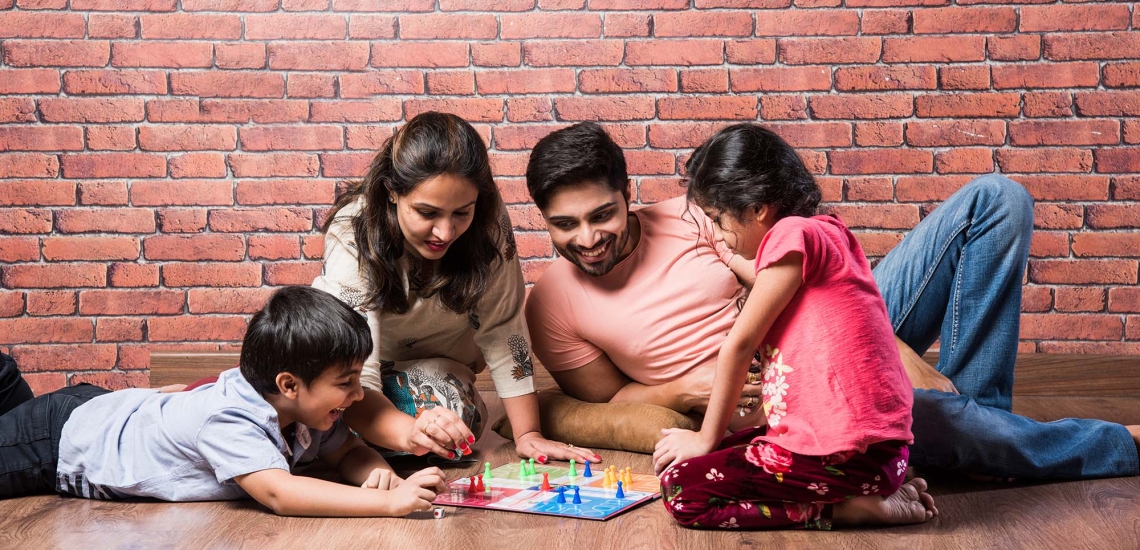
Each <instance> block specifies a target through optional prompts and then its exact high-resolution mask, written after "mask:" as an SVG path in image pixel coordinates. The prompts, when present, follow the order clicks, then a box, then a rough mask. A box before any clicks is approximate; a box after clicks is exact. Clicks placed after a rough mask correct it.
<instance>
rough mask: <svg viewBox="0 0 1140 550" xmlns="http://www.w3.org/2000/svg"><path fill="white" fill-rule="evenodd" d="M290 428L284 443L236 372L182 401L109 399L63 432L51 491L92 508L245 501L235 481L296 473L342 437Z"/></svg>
mask: <svg viewBox="0 0 1140 550" xmlns="http://www.w3.org/2000/svg"><path fill="white" fill-rule="evenodd" d="M294 426H296V431H295V434H294V436H293V437H289V438H286V437H285V436H284V435H283V434H282V431H281V426H280V425H279V424H278V421H277V411H276V410H275V409H274V408H273V406H271V405H270V404H269V403H268V402H267V401H266V400H265V399H264V398H263V397H261V395H260V394H258V393H257V391H256V390H254V389H253V386H251V385H250V384H249V382H247V381H246V380H245V378H244V377H242V375H241V373H240V372H239V371H238V369H236V368H235V369H230V370H227V371H225V372H223V373H222V374H221V375H220V376H219V377H218V381H217V383H214V384H206V385H203V386H201V387H198V388H195V389H194V390H193V391H189V392H178V393H160V392H159V391H158V390H152V389H130V390H122V391H117V392H112V393H108V394H106V395H101V396H99V397H96V398H94V399H92V400H90V401H88V402H87V403H84V404H83V405H80V406H79V407H78V408H76V409H75V411H74V412H72V414H71V417H70V418H69V419H68V420H67V422H66V423H65V424H64V426H63V433H62V435H61V437H60V442H59V463H58V466H57V469H56V478H57V489H58V490H59V492H61V493H68V494H73V495H77V496H82V497H87V498H97V499H112V498H125V497H132V496H135V497H152V498H158V499H162V500H169V501H196V500H234V499H241V498H248V495H247V494H246V492H245V491H243V490H242V488H241V487H239V486H238V485H237V484H236V483H234V482H233V478H235V477H237V476H241V475H245V474H249V473H253V472H258V471H261V470H267V469H271V468H276V469H281V470H292V471H296V470H298V469H300V468H303V467H304V466H305V465H307V464H309V463H310V462H312V461H313V460H315V459H316V458H317V456H318V454H328V453H331V452H333V451H335V450H337V449H339V448H340V447H341V445H343V444H344V443H345V442H346V441H347V438H348V437H349V435H350V434H349V431H348V427H347V426H345V425H344V424H343V423H342V422H341V421H340V420H339V419H338V420H337V421H336V423H335V424H334V425H333V427H332V428H331V429H330V430H328V431H323V432H322V431H318V430H311V429H309V428H307V427H305V426H303V425H301V424H296V423H295V424H294ZM287 431H293V430H287Z"/></svg>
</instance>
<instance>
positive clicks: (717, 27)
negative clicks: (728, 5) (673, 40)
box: [653, 10, 760, 38]
mask: <svg viewBox="0 0 1140 550" xmlns="http://www.w3.org/2000/svg"><path fill="white" fill-rule="evenodd" d="M752 27H753V24H752V14H750V13H748V12H744V11H715V12H701V11H688V10H686V11H678V12H658V13H654V14H653V34H654V36H659V37H666V36H673V37H681V38H689V37H693V36H750V35H751V34H752ZM758 31H759V29H758ZM757 34H760V33H759V32H757Z"/></svg>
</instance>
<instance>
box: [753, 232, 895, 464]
mask: <svg viewBox="0 0 1140 550" xmlns="http://www.w3.org/2000/svg"><path fill="white" fill-rule="evenodd" d="M791 252H800V253H802V254H803V257H804V259H803V284H802V285H801V286H800V288H799V289H798V290H797V291H796V294H795V296H794V297H793V298H792V301H791V302H790V303H788V306H787V307H786V308H784V311H783V312H781V313H780V315H779V317H777V318H776V322H775V324H774V325H773V326H772V329H771V330H770V331H769V332H768V334H767V336H766V337H765V338H764V343H763V344H761V346H760V353H761V355H762V356H763V364H764V371H763V377H764V378H763V380H764V386H763V392H764V396H763V406H764V413H765V415H766V416H767V418H768V435H767V436H764V437H761V438H758V439H763V440H765V441H768V442H771V443H775V444H777V445H779V446H781V447H784V448H785V449H788V450H790V451H792V452H796V453H800V454H805V455H812V456H825V455H829V454H832V453H837V452H842V451H858V452H864V451H866V450H867V446H869V445H871V444H874V443H878V442H881V441H892V440H899V441H906V442H910V441H912V440H913V438H914V436H913V435H911V432H910V422H911V417H910V409H911V404H912V402H913V400H914V396H913V394H912V390H911V387H910V383H909V381H908V380H909V379H908V378H907V375H906V372H905V371H904V370H903V365H902V360H901V359H900V358H899V353H898V348H897V347H896V346H895V343H894V333H893V331H892V330H891V322H890V317H888V315H887V307H886V305H885V304H884V303H883V298H882V296H881V295H880V294H879V288H878V286H876V284H875V280H874V278H872V277H871V266H870V264H868V263H867V258H866V257H865V256H864V255H863V250H862V248H860V246H859V242H858V241H856V240H855V235H853V234H851V232H850V231H848V229H847V226H846V225H844V224H843V222H841V221H839V220H838V219H835V218H832V217H829V216H815V217H812V218H801V217H787V218H784V219H782V220H780V221H778V222H776V225H775V226H773V227H772V230H771V231H769V232H768V234H767V235H765V236H764V240H763V241H762V242H761V243H760V249H759V251H758V252H757V254H756V271H757V272H759V271H760V270H762V269H764V268H765V267H768V266H769V265H771V264H772V263H774V262H776V261H778V260H780V259H781V258H783V257H784V256H786V255H787V254H789V253H791Z"/></svg>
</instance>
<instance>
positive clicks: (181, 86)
mask: <svg viewBox="0 0 1140 550" xmlns="http://www.w3.org/2000/svg"><path fill="white" fill-rule="evenodd" d="M170 93H171V94H172V95H193V96H198V97H240V98H259V97H264V98H279V97H284V96H285V78H284V76H282V75H279V74H269V73H228V72H205V73H172V74H171V75H170Z"/></svg>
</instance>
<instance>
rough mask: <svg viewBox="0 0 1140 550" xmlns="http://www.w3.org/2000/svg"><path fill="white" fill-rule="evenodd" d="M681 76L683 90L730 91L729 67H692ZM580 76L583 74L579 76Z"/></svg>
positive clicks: (698, 91)
mask: <svg viewBox="0 0 1140 550" xmlns="http://www.w3.org/2000/svg"><path fill="white" fill-rule="evenodd" d="M680 76H681V91H682V92H689V93H715V92H721V93H724V92H728V70H727V69H690V70H684V71H681V74H680ZM580 78H581V76H579V79H580Z"/></svg>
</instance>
